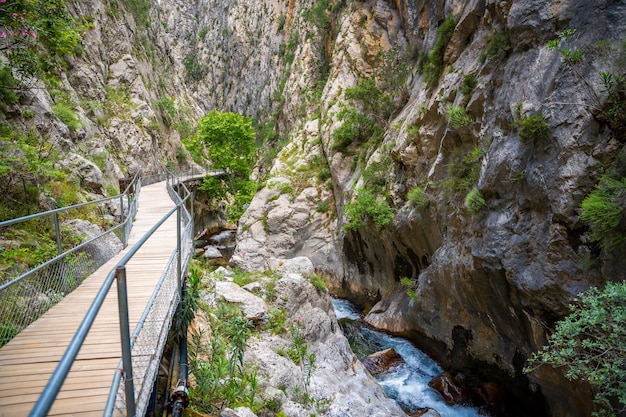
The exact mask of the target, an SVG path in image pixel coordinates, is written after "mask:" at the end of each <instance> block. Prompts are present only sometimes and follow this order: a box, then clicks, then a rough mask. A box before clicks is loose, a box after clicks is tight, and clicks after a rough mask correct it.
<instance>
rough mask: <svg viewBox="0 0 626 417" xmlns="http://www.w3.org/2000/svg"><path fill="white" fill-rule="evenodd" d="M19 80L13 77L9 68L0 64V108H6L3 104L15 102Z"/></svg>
mask: <svg viewBox="0 0 626 417" xmlns="http://www.w3.org/2000/svg"><path fill="white" fill-rule="evenodd" d="M18 85H19V81H18V80H17V79H16V78H15V77H13V74H12V73H11V68H9V67H7V66H5V65H0V110H3V109H5V108H6V106H5V105H7V104H8V105H11V104H15V103H17V100H18V96H17V94H16V93H15V89H16V87H17V86H18Z"/></svg>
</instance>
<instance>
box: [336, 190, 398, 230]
mask: <svg viewBox="0 0 626 417" xmlns="http://www.w3.org/2000/svg"><path fill="white" fill-rule="evenodd" d="M345 214H346V219H347V220H348V223H347V224H345V225H344V230H354V229H358V228H361V227H365V226H367V223H368V221H369V220H371V221H373V222H374V224H376V226H378V227H379V228H383V227H385V226H387V225H388V224H389V223H391V222H392V221H393V217H394V216H393V211H392V210H391V207H390V206H389V204H388V203H387V201H386V200H385V199H381V200H379V199H378V198H377V197H376V195H375V194H374V193H373V192H372V191H371V190H369V189H359V190H358V191H357V192H356V197H355V198H354V200H352V201H350V202H349V203H348V204H346V207H345Z"/></svg>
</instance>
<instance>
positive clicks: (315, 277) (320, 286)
mask: <svg viewBox="0 0 626 417" xmlns="http://www.w3.org/2000/svg"><path fill="white" fill-rule="evenodd" d="M309 281H311V284H313V286H314V287H315V289H316V290H317V291H318V292H324V291H326V288H327V287H326V279H325V278H324V276H323V275H321V274H311V276H310V277H309Z"/></svg>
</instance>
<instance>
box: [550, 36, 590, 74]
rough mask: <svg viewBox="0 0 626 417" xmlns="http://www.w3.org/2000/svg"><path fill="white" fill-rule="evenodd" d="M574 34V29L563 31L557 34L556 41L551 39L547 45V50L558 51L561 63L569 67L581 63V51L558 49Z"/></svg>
mask: <svg viewBox="0 0 626 417" xmlns="http://www.w3.org/2000/svg"><path fill="white" fill-rule="evenodd" d="M575 33H576V29H565V30H563V31H562V32H561V33H560V34H559V37H558V39H553V40H551V41H549V42H548V44H547V47H548V49H558V50H559V54H561V59H562V60H563V62H564V63H566V64H567V65H570V66H573V65H576V64H578V63H579V62H581V61H582V59H583V51H582V50H581V49H567V48H560V46H561V45H562V44H563V43H565V42H566V41H567V40H568V39H569V38H571V37H572V36H574V34H575Z"/></svg>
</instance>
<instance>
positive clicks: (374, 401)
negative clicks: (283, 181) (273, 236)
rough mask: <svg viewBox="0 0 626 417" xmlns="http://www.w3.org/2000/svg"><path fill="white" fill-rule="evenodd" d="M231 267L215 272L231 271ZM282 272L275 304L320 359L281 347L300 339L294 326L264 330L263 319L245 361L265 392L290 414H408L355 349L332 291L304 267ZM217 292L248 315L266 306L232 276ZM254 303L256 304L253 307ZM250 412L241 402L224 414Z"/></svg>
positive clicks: (304, 416)
mask: <svg viewBox="0 0 626 417" xmlns="http://www.w3.org/2000/svg"><path fill="white" fill-rule="evenodd" d="M283 263H287V262H286V261H284V262H283ZM225 271H227V270H224V271H222V272H221V273H219V274H215V276H216V277H218V276H219V277H223V276H226V277H227V276H228V274H227V273H226V274H225V273H224V272H225ZM281 275H282V278H280V279H278V280H276V281H275V283H274V285H275V294H274V296H273V297H272V298H273V299H275V301H274V302H272V303H271V308H273V309H281V310H283V309H284V310H285V312H286V317H287V318H288V319H287V323H286V325H287V326H288V327H290V328H297V329H298V330H297V331H298V334H299V336H300V337H301V342H300V343H302V344H303V345H305V346H306V352H307V355H314V358H315V360H314V362H313V366H311V367H309V368H307V366H304V365H303V364H302V363H300V364H296V363H295V362H294V361H293V360H292V359H291V358H290V357H288V356H287V355H285V354H281V353H280V352H281V350H282V351H285V350H287V349H288V348H289V347H290V346H291V345H292V344H293V343H295V342H294V341H293V335H292V334H291V331H286V332H282V333H279V334H273V333H271V332H269V331H263V330H259V329H262V323H260V322H259V323H257V330H256V331H255V332H254V333H253V336H252V337H251V338H250V339H249V340H248V342H247V346H246V351H245V353H244V363H245V366H246V367H251V369H257V370H258V371H257V372H258V374H257V378H258V383H259V386H260V387H261V388H262V392H261V394H260V396H261V397H262V398H264V399H273V402H274V403H275V404H276V405H277V406H278V407H279V408H280V409H281V410H283V412H284V413H285V415H289V416H294V417H308V416H310V415H311V414H312V413H313V414H317V413H321V414H322V415H325V416H330V417H339V416H355V417H356V416H379V417H383V416H405V415H406V414H405V413H404V412H403V411H402V410H401V409H400V407H399V406H398V404H397V403H396V402H395V401H393V400H391V399H389V398H387V397H386V395H385V393H384V391H383V390H382V388H381V387H380V385H378V383H377V382H376V381H375V380H374V379H373V378H372V376H371V375H370V374H369V373H368V372H367V371H366V370H365V368H364V367H363V365H362V364H361V362H359V360H358V359H357V358H356V357H355V356H354V354H353V353H352V351H351V350H350V346H349V344H348V341H347V339H346V338H345V336H344V335H343V334H342V333H341V330H340V328H339V325H338V323H337V319H336V317H335V315H334V310H333V307H332V303H331V301H330V297H329V295H328V294H327V293H319V292H318V291H317V290H316V289H315V287H314V286H313V285H312V284H311V283H310V282H309V281H308V280H307V279H306V278H305V277H303V276H302V275H301V274H299V273H284V274H281ZM257 283H258V282H255V283H253V284H257ZM262 286H263V284H262V283H261V285H259V286H253V285H252V284H248V285H246V288H250V289H254V288H257V287H262ZM215 297H223V298H224V299H225V300H227V301H229V302H235V303H239V304H242V308H243V311H244V312H245V314H246V315H247V316H250V312H251V311H252V310H258V309H263V308H266V305H265V302H264V300H262V299H261V298H259V297H256V296H254V295H252V294H250V293H248V292H247V291H246V290H244V289H242V288H239V286H238V285H237V284H234V283H232V282H227V281H216V282H215ZM250 300H256V301H254V302H249V301H250ZM207 301H208V302H209V303H210V300H207ZM252 304H254V306H255V307H252V308H251V307H250V305H252ZM257 307H258V308H257ZM309 372H310V373H309ZM302 393H306V395H307V397H308V398H310V400H306V401H303V400H302V398H301V396H302ZM250 413H251V411H250V410H249V409H241V408H240V409H237V410H228V411H227V410H224V411H223V412H222V414H221V415H228V416H248V415H250V416H251V415H253V414H250Z"/></svg>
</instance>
